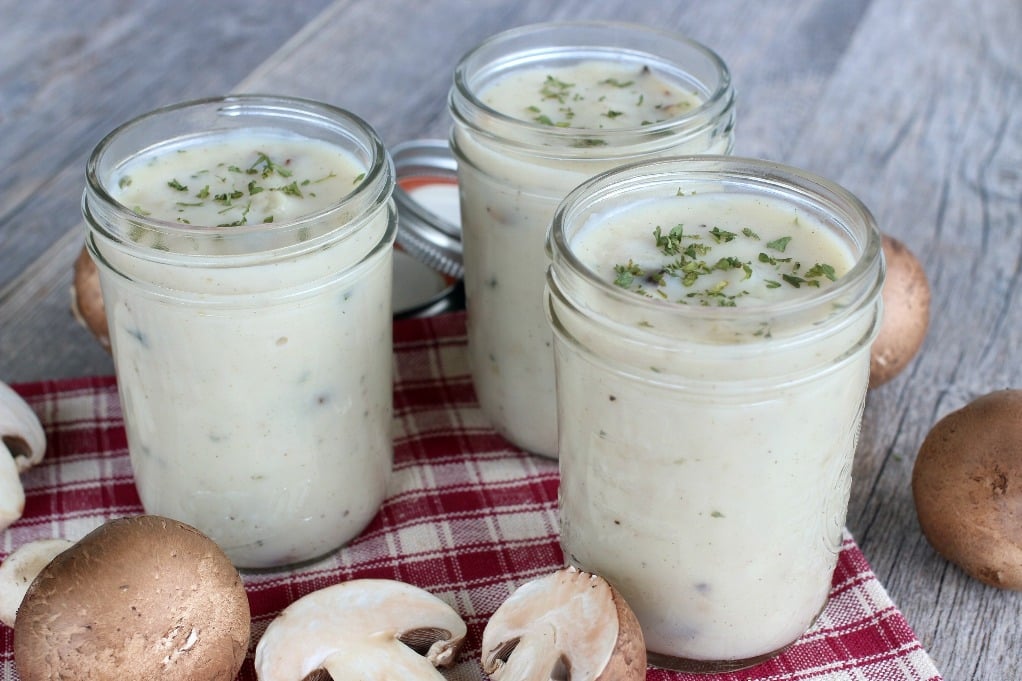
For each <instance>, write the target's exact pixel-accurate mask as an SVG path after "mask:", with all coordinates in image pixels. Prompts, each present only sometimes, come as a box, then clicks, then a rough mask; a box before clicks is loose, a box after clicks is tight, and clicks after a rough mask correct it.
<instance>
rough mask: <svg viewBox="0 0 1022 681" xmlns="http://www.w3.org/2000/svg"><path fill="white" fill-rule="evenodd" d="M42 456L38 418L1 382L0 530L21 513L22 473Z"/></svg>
mask: <svg viewBox="0 0 1022 681" xmlns="http://www.w3.org/2000/svg"><path fill="white" fill-rule="evenodd" d="M5 451H6V452H7V454H8V455H7V456H5V455H4V452H5ZM45 453H46V433H45V432H44V431H43V426H42V424H41V423H39V417H37V416H36V415H35V412H34V411H32V408H31V407H30V406H28V404H27V403H26V402H25V401H24V400H23V399H21V396H20V395H19V394H18V393H16V392H14V390H13V389H12V388H11V387H10V386H9V385H7V384H5V383H0V530H5V529H7V528H8V527H9V526H10V525H11V523H13V522H14V521H16V520H17V519H18V518H20V517H21V514H22V513H24V511H25V489H24V488H23V487H22V485H21V473H23V472H25V471H27V470H28V469H29V468H31V467H32V466H34V465H35V464H37V463H39V462H40V461H41V460H42V458H43V454H45Z"/></svg>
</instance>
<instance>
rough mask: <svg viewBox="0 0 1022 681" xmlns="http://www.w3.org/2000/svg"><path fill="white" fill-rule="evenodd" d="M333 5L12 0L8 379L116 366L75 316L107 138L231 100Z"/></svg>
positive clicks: (2, 63)
mask: <svg viewBox="0 0 1022 681" xmlns="http://www.w3.org/2000/svg"><path fill="white" fill-rule="evenodd" d="M327 4H328V0H300V1H298V2H288V3H265V2H243V1H239V0H229V1H224V2H214V3H208V2H201V1H199V0H180V1H178V2H173V3H166V2H158V1H154V0H136V1H130V2H127V1H116V0H100V1H96V2H87V3H86V2H65V1H64V0H36V1H35V2H31V3H28V2H18V1H17V0H0V17H3V21H0V88H2V89H0V140H2V142H0V168H4V169H17V172H0V380H5V381H9V382H16V381H27V380H36V379H42V378H60V377H64V376H73V375H85V374H102V373H110V372H111V371H112V370H113V368H112V364H111V363H110V361H109V357H108V356H107V355H106V353H104V352H103V351H101V350H99V349H98V348H97V347H95V345H94V343H93V342H92V339H91V337H90V336H88V335H87V334H85V333H84V331H82V330H81V329H79V327H78V326H77V324H76V323H75V321H74V320H73V319H72V317H71V315H70V312H69V307H68V306H69V297H68V291H69V289H70V281H71V263H72V262H73V260H74V257H75V255H76V254H77V250H76V248H75V244H74V242H75V240H76V239H77V241H78V246H79V247H80V244H81V236H78V235H79V234H80V229H81V228H80V222H81V221H80V216H81V211H80V208H79V200H80V196H81V190H82V186H83V181H84V179H83V178H84V168H85V160H86V158H87V155H88V153H89V151H90V150H91V148H92V147H93V146H94V145H95V143H96V142H98V141H99V139H100V138H101V137H102V136H103V135H105V134H106V133H107V132H109V131H110V130H111V129H113V128H114V127H115V126H117V125H119V124H121V123H123V122H124V121H126V120H128V119H130V118H131V117H133V116H136V115H138V114H141V113H144V112H145V111H147V110H150V109H152V108H155V107H157V106H163V105H165V104H170V103H173V102H176V101H180V100H184V99H190V98H194V97H204V96H210V95H217V94H223V93H225V92H228V91H230V90H231V89H232V88H233V87H234V86H235V84H237V82H238V81H240V80H241V78H243V77H244V76H245V75H246V74H247V73H249V72H250V71H251V70H252V69H253V68H255V67H256V66H257V65H258V64H259V63H261V62H262V61H263V60H265V59H266V58H267V57H268V56H269V55H271V54H272V53H273V52H274V51H275V50H277V49H278V48H279V46H280V45H281V44H282V43H283V42H284V41H286V40H287V39H288V38H290V37H291V36H292V35H293V34H294V32H295V31H297V30H298V29H299V28H300V27H302V26H303V25H305V24H306V23H307V22H309V21H311V20H313V19H314V18H315V17H316V16H317V15H318V14H319V12H320V11H321V10H322V8H323V7H324V6H326V5H327ZM56 339H59V340H56Z"/></svg>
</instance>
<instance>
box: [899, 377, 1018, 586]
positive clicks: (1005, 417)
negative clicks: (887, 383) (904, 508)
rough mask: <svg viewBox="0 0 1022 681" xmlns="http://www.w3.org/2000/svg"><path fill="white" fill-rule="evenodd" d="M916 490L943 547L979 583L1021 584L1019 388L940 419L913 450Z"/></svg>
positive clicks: (921, 512)
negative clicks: (917, 447)
mask: <svg viewBox="0 0 1022 681" xmlns="http://www.w3.org/2000/svg"><path fill="white" fill-rule="evenodd" d="M912 496H913V499H914V501H915V506H916V514H917V515H918V517H919V525H920V527H921V528H922V531H923V534H924V535H925V536H926V538H927V540H929V542H930V544H931V545H932V546H933V548H934V549H936V550H937V552H938V553H940V554H941V555H942V556H944V557H945V558H947V559H948V560H950V561H951V562H953V563H955V564H957V565H958V566H960V567H961V568H962V569H963V570H965V572H966V573H968V574H969V575H971V576H972V577H974V578H976V579H978V580H980V581H981V582H984V583H986V584H989V585H991V586H995V587H1000V588H1004V589H1014V590H1022V390H1001V391H997V392H993V393H990V394H988V395H984V396H983V397H980V398H978V399H976V400H974V401H973V402H971V403H970V404H968V405H966V406H965V407H962V408H961V409H959V410H958V411H955V412H952V413H950V414H948V415H947V416H945V417H944V418H942V419H941V420H940V421H938V422H937V423H936V424H935V425H934V427H933V428H932V429H931V430H930V432H929V434H928V435H927V436H926V438H925V439H924V441H923V444H922V446H921V447H920V449H919V453H918V455H917V457H916V462H915V466H914V468H913V471H912Z"/></svg>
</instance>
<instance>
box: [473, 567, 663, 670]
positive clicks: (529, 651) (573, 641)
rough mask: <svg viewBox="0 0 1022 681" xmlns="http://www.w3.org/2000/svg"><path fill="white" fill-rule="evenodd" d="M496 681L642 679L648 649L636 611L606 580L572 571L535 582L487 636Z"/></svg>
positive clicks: (515, 597) (513, 598) (487, 661)
mask: <svg viewBox="0 0 1022 681" xmlns="http://www.w3.org/2000/svg"><path fill="white" fill-rule="evenodd" d="M482 648H483V650H482V664H483V670H484V671H485V672H486V673H487V674H489V675H490V676H491V677H492V678H493V679H495V680H496V681H549V679H568V680H569V681H639V680H641V679H644V678H645V677H646V644H645V640H644V639H643V636H642V630H641V628H640V627H639V622H638V620H637V619H636V618H635V614H634V613H633V612H632V610H631V608H630V607H629V606H628V604H627V603H626V602H625V600H624V598H623V597H622V596H621V594H620V593H618V591H617V589H615V588H614V587H612V586H611V585H610V584H609V583H608V582H607V581H606V580H605V579H603V578H602V577H598V576H596V575H592V574H589V573H587V572H582V571H581V570H578V569H576V568H574V567H567V568H563V569H561V570H558V571H557V572H555V573H553V574H551V575H547V576H546V577H541V578H539V579H535V580H533V581H531V582H527V583H525V584H523V585H522V586H520V587H519V588H518V589H516V590H515V592H514V593H512V594H511V595H510V596H509V597H508V599H507V600H506V601H504V603H502V604H501V606H500V607H499V608H497V611H496V612H495V613H493V616H492V617H491V618H490V620H489V622H487V624H486V629H485V630H484V631H483V646H482Z"/></svg>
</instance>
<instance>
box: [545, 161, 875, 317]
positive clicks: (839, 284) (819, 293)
mask: <svg viewBox="0 0 1022 681" xmlns="http://www.w3.org/2000/svg"><path fill="white" fill-rule="evenodd" d="M682 177H684V178H689V179H699V180H704V181H705V180H707V179H713V180H715V181H719V180H722V179H730V180H732V181H734V182H735V183H738V184H742V185H743V186H747V187H758V188H760V189H769V190H770V191H771V192H772V193H773V194H774V195H779V196H782V197H788V198H794V197H798V198H799V199H800V200H802V201H811V202H813V203H815V204H817V205H819V206H828V207H829V208H831V209H834V210H835V211H836V212H840V213H841V214H842V215H843V218H844V219H843V220H835V224H845V223H846V222H848V223H852V222H854V223H859V224H861V225H862V227H863V232H864V234H863V236H862V238H861V244H860V251H859V253H857V258H856V261H855V263H854V264H853V266H852V267H851V268H850V269H849V270H848V271H847V272H846V273H845V274H844V276H841V277H839V278H838V280H837V281H836V282H834V284H833V285H831V286H828V287H825V288H822V289H819V290H815V291H813V292H812V293H811V294H809V295H806V296H800V297H798V298H793V299H788V300H779V301H774V302H769V303H762V304H756V305H754V306H738V307H723V306H720V307H717V306H702V305H679V304H676V303H670V302H665V301H660V300H656V299H651V298H645V297H643V296H639V295H636V294H635V293H633V292H631V291H627V290H624V289H622V288H621V287H619V286H615V285H614V284H613V283H612V282H608V281H606V280H605V279H604V278H602V277H600V276H599V275H598V274H597V273H596V272H595V271H593V270H592V269H591V268H590V267H588V266H587V265H586V264H585V263H583V262H582V260H581V259H580V258H579V257H578V256H577V255H576V254H575V252H574V251H573V250H572V249H571V247H570V236H569V235H568V234H567V232H566V229H567V225H568V223H569V222H570V221H571V220H572V219H573V218H574V217H575V216H576V215H577V214H578V213H579V212H581V211H583V210H585V209H588V208H591V207H592V206H594V205H595V204H597V203H599V202H600V201H601V200H605V199H606V198H607V196H608V195H609V194H610V193H611V192H613V191H620V190H621V189H622V188H624V187H626V186H629V185H635V184H639V183H642V184H648V183H649V182H650V181H653V180H654V179H657V180H658V181H659V182H662V183H665V184H666V183H667V182H668V178H670V180H669V181H670V182H671V183H672V186H677V183H678V180H679V178H682ZM547 254H548V255H549V256H550V257H551V259H552V262H553V264H552V267H551V272H552V273H553V272H555V271H557V270H559V269H561V267H560V266H562V265H563V266H565V267H567V269H568V270H570V271H571V272H572V273H573V274H574V275H575V276H576V277H578V278H581V280H582V281H584V282H585V284H586V285H588V286H591V287H595V289H596V290H598V291H599V292H600V293H601V295H605V296H610V297H611V298H612V299H613V300H615V301H617V302H619V303H623V304H626V305H628V306H630V307H633V308H637V309H639V310H643V311H648V312H650V313H651V314H656V315H661V316H662V315H667V316H671V317H674V318H677V319H690V320H697V319H703V320H709V321H715V322H723V321H726V320H729V319H737V318H743V317H747V316H749V315H750V314H756V315H757V316H760V317H763V318H772V319H784V318H789V317H793V316H797V315H800V314H803V313H806V312H808V311H810V310H812V309H816V308H819V307H820V306H826V305H831V304H835V303H837V302H838V301H840V300H845V299H847V297H848V296H849V295H850V293H853V292H857V295H855V297H854V299H853V300H854V301H855V302H857V303H858V304H859V305H860V306H861V305H867V304H869V303H870V302H872V301H873V300H875V299H876V297H877V296H879V294H880V289H881V287H882V285H883V280H884V273H885V269H884V268H885V266H884V260H883V251H882V246H881V235H880V231H879V229H878V227H877V224H876V220H875V218H874V217H873V214H872V213H871V212H870V210H869V208H867V207H866V205H865V204H864V203H863V202H862V201H861V200H860V199H859V198H858V197H856V196H855V195H854V194H852V193H851V192H850V191H848V190H847V189H845V188H844V187H842V186H840V185H839V184H837V183H835V182H833V181H831V180H828V179H826V178H824V177H822V176H819V175H817V174H815V173H811V172H809V171H805V170H802V169H799V168H795V167H793V166H789V165H785V164H781V163H776V162H773V161H767V160H763V159H754V158H746V157H740V156H722V155H709V154H702V155H686V156H669V157H662V158H659V159H655V160H652V161H649V160H647V161H640V162H637V163H630V164H626V165H623V166H619V167H617V168H614V169H611V170H609V171H606V172H603V173H600V174H599V175H596V176H595V177H592V178H590V179H589V180H587V181H585V182H583V183H582V184H580V185H579V186H578V187H576V188H575V189H574V190H573V191H572V192H570V193H569V194H568V195H567V196H566V197H565V199H564V200H563V201H562V202H561V204H560V205H559V206H558V208H557V210H556V212H555V213H554V217H553V220H552V222H551V226H550V229H549V231H548V233H547Z"/></svg>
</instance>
